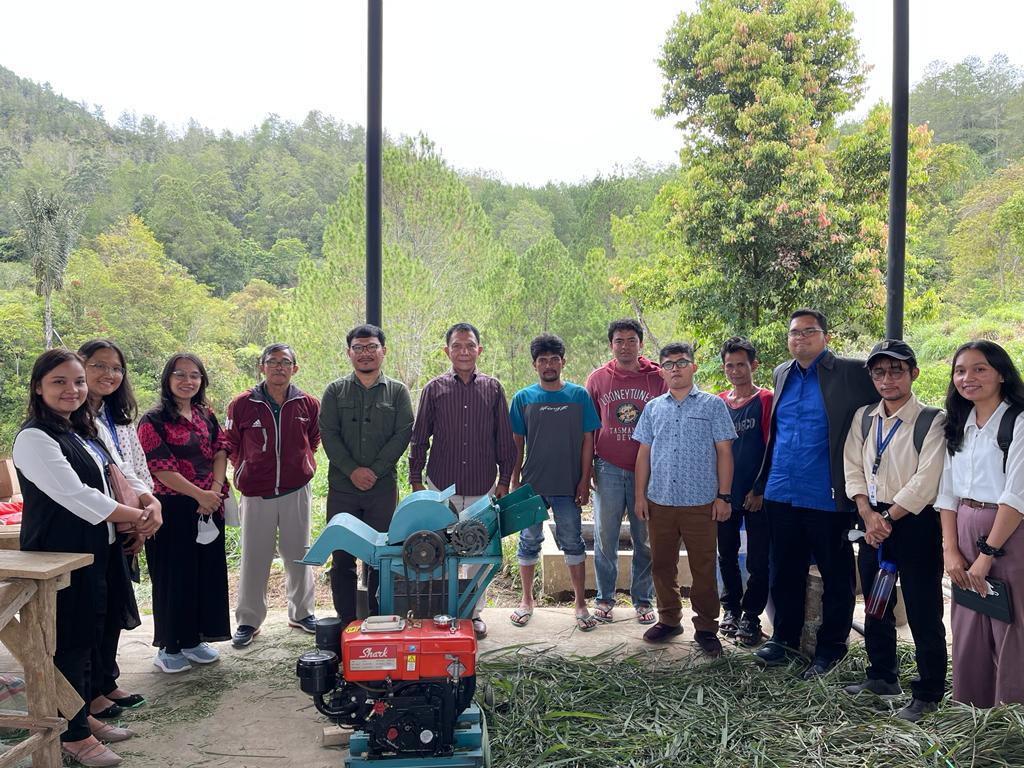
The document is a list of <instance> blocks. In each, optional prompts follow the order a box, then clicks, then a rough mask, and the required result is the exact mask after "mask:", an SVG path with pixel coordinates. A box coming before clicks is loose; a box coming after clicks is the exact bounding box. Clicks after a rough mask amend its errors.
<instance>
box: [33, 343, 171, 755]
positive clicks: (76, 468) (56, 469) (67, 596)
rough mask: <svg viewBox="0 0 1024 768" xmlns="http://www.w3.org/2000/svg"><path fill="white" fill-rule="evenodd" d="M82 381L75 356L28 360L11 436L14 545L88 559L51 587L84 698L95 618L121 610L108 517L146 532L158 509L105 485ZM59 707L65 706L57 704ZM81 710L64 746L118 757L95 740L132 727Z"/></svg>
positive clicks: (104, 449)
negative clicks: (17, 519)
mask: <svg viewBox="0 0 1024 768" xmlns="http://www.w3.org/2000/svg"><path fill="white" fill-rule="evenodd" d="M87 396H88V386H87V384H86V377H85V368H84V367H83V366H82V361H81V358H79V357H78V355H76V354H75V353H74V352H69V351H67V350H60V349H54V350H50V351H49V352H45V353H44V354H42V355H41V356H40V357H39V359H37V360H36V362H35V365H34V366H33V368H32V377H31V381H30V384H29V403H28V418H27V419H26V420H25V423H24V424H23V425H22V428H21V431H20V432H19V433H18V436H17V438H16V439H15V441H14V464H15V467H16V468H17V470H18V479H19V482H20V483H21V488H22V494H23V495H24V498H25V507H24V511H23V515H22V524H21V548H22V550H24V551H35V552H85V553H89V554H91V555H92V556H93V563H92V565H89V566H86V567H85V568H79V569H78V570H76V571H72V573H71V583H70V585H69V586H68V587H66V588H65V589H62V590H60V591H59V592H57V652H56V653H55V654H54V657H53V660H54V664H55V665H56V667H57V669H58V670H60V672H61V673H62V674H63V675H64V677H66V678H67V680H68V682H70V683H71V685H72V686H74V688H75V690H76V691H77V692H78V694H79V695H80V696H81V697H82V700H83V701H85V702H88V701H91V700H92V698H93V692H92V690H91V688H92V684H91V666H92V664H93V663H99V648H100V644H101V642H102V636H103V626H104V622H105V618H106V614H107V613H108V612H109V611H121V610H123V608H124V606H123V605H122V604H119V603H118V602H117V598H116V596H117V595H119V594H121V592H120V590H119V589H117V588H116V586H117V585H118V584H119V583H121V582H122V581H125V580H127V579H128V572H127V568H125V567H124V558H123V557H121V556H120V544H118V543H117V540H116V538H115V535H114V526H113V524H114V523H129V524H132V525H134V526H135V529H136V530H137V531H138V532H139V533H140V534H141V535H142V536H152V535H153V533H155V532H156V530H157V528H159V526H160V524H161V522H162V518H161V513H160V507H159V505H158V504H156V503H155V502H154V500H153V499H152V497H151V496H143V497H142V501H143V503H144V504H146V505H147V506H146V507H145V508H143V509H136V508H133V507H128V506H125V505H124V504H120V503H118V502H117V501H116V500H115V499H114V498H112V496H111V495H110V492H109V488H108V482H107V479H106V478H107V471H108V470H107V465H108V464H109V463H110V462H111V461H112V458H111V450H110V448H109V447H108V446H106V445H104V444H103V442H102V440H101V439H100V438H99V435H98V433H97V430H96V426H95V424H94V423H93V418H92V414H91V413H90V411H89V407H88V405H87V400H86V399H87ZM64 714H65V715H67V714H71V713H64ZM132 735H133V734H132V732H131V731H129V730H127V729H125V728H116V727H114V726H111V725H108V724H106V723H103V722H100V721H99V720H96V719H95V718H93V717H91V716H89V714H88V711H87V709H86V707H85V706H84V705H83V706H82V708H81V709H80V710H79V711H78V712H77V713H74V714H73V717H71V718H70V720H69V722H68V729H67V731H65V732H64V733H63V734H61V737H60V738H61V743H62V747H63V750H64V753H65V754H67V755H68V756H70V757H72V758H74V759H75V760H77V761H78V762H79V763H80V764H82V765H85V766H109V765H117V764H118V763H120V762H121V758H120V757H118V756H117V755H116V754H115V753H114V752H112V751H111V750H109V749H107V748H106V747H105V746H104V745H103V744H102V743H101V742H100V741H99V740H103V741H123V740H124V739H127V738H129V737H130V736H132Z"/></svg>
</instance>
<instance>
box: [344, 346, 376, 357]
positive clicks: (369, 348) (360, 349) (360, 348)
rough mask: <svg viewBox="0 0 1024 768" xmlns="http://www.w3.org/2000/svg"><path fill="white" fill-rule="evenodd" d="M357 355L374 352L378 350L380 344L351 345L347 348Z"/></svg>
mask: <svg viewBox="0 0 1024 768" xmlns="http://www.w3.org/2000/svg"><path fill="white" fill-rule="evenodd" d="M349 349H351V350H352V351H353V352H355V353H356V354H357V355H361V354H363V352H376V351H378V350H379V349H380V344H353V345H352V346H351V347H349Z"/></svg>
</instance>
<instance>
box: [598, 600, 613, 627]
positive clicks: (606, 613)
mask: <svg viewBox="0 0 1024 768" xmlns="http://www.w3.org/2000/svg"><path fill="white" fill-rule="evenodd" d="M614 610H615V606H614V605H611V604H609V603H597V604H595V605H594V614H593V615H594V618H595V619H597V620H598V621H600V622H601V623H602V624H608V623H610V622H611V621H613V619H612V611H614Z"/></svg>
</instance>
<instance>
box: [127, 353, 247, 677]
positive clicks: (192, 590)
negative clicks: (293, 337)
mask: <svg viewBox="0 0 1024 768" xmlns="http://www.w3.org/2000/svg"><path fill="white" fill-rule="evenodd" d="M208 385H209V378H208V376H207V374H206V368H205V367H204V366H203V363H202V361H201V360H200V359H199V358H198V357H196V356H195V355H193V354H191V353H187V352H184V353H180V354H177V355H174V356H173V357H172V358H171V359H170V360H168V361H167V365H165V366H164V370H163V374H162V375H161V377H160V404H159V405H158V406H157V407H155V408H153V409H152V410H150V411H149V412H148V413H146V414H145V415H144V416H143V417H142V419H141V421H140V422H139V442H140V444H141V445H142V449H143V450H144V451H145V452H146V463H147V465H148V466H149V471H150V472H151V473H152V475H153V486H154V488H153V490H154V493H155V494H156V497H157V499H159V500H160V503H161V504H163V514H164V527H163V528H162V529H161V531H160V535H159V536H155V537H153V538H152V539H149V540H148V541H147V542H146V561H147V563H148V565H149V576H150V579H151V580H152V582H153V624H154V630H153V645H155V646H156V647H157V648H159V649H160V650H159V651H158V652H157V654H156V657H155V658H154V659H153V664H154V665H155V666H156V667H157V668H159V669H161V670H163V671H164V672H168V673H175V672H184V671H186V670H189V669H191V668H192V664H193V663H194V664H210V663H212V662H214V661H217V659H218V658H219V653H218V652H217V651H216V650H215V649H214V648H213V647H212V646H211V645H210V643H211V642H218V641H221V640H228V639H230V638H231V627H230V620H229V617H228V580H227V561H226V558H225V553H224V512H223V505H222V501H223V498H224V496H225V495H226V492H227V491H226V484H225V476H226V474H227V453H226V443H225V440H224V436H223V435H222V433H221V430H220V425H219V424H218V423H217V417H216V416H214V414H213V410H212V409H211V408H210V405H209V403H208V402H207V401H206V388H207V386H208Z"/></svg>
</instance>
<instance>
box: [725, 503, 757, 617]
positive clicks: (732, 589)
mask: <svg viewBox="0 0 1024 768" xmlns="http://www.w3.org/2000/svg"><path fill="white" fill-rule="evenodd" d="M744 524H745V525H746V529H747V588H746V591H744V589H743V578H742V576H741V574H740V559H739V552H740V526H741V525H744ZM768 538H769V535H768V519H767V517H766V513H765V511H764V509H763V508H762V509H761V510H760V511H758V512H748V511H747V510H745V509H743V508H742V507H740V508H739V509H737V508H736V507H733V510H732V515H730V516H729V519H728V520H726V521H725V522H724V523H719V524H718V568H719V570H720V571H721V573H722V607H723V608H725V610H727V611H732V612H733V613H734V614H739V613H740V612H741V611H742V612H743V613H747V614H750V615H751V616H760V615H761V614H762V613H764V608H765V606H766V605H767V604H768Z"/></svg>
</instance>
